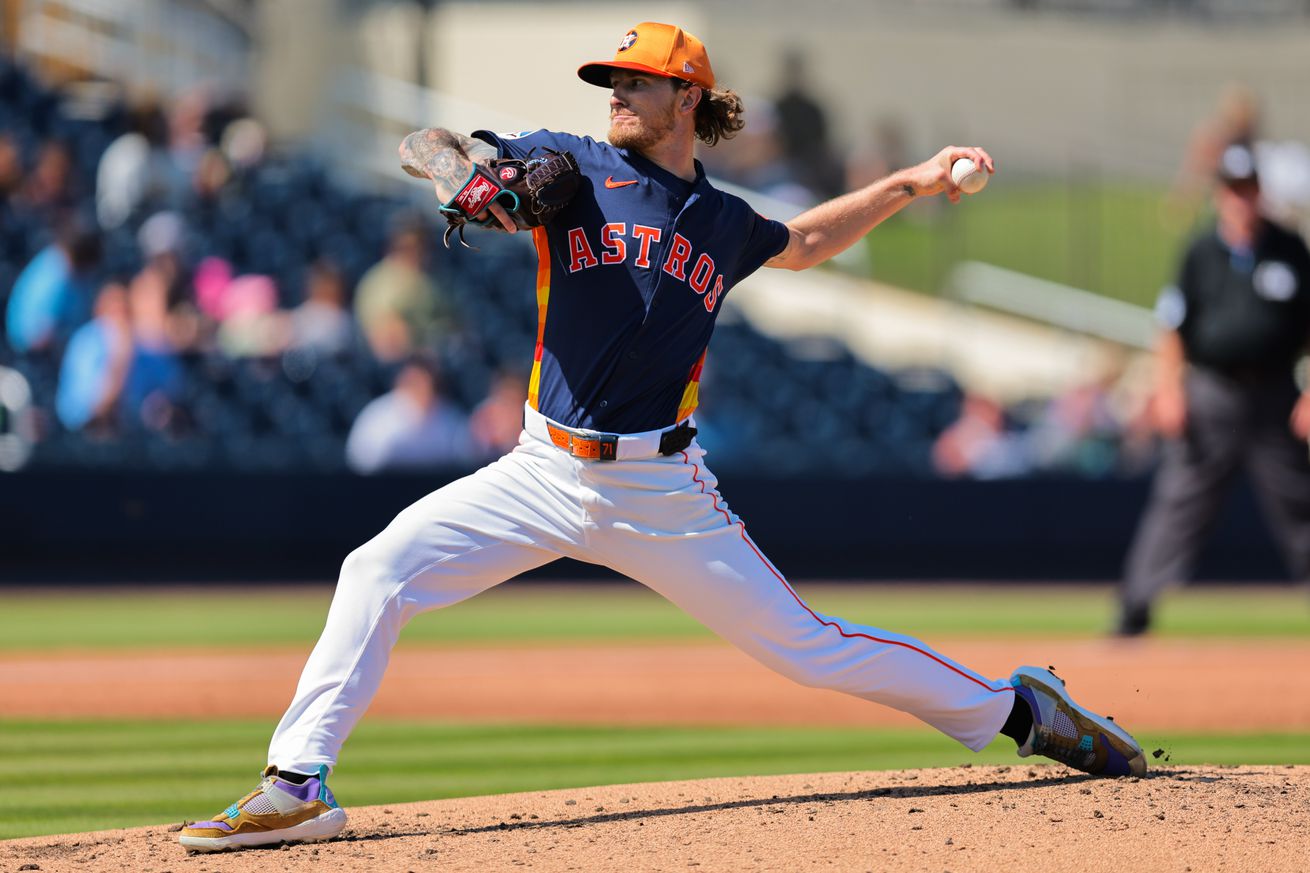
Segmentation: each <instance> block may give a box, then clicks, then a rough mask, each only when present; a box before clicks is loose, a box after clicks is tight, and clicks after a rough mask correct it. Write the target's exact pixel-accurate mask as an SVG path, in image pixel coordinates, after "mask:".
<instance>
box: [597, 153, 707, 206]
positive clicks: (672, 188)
mask: <svg viewBox="0 0 1310 873" xmlns="http://www.w3.org/2000/svg"><path fill="white" fill-rule="evenodd" d="M618 152H619V154H620V155H622V156H623V159H624V160H625V161H627V162H628V163H630V164H632V165H633V166H634V167H636V168H637V169H638V170H639V171H641V172H642V173H645V174H646V175H648V176H650V177H651V179H653V180H654V181H655V182H657V183H659V185H660V186H661V187H663V188H667V189H668V190H669V192H670V193H672V194H675V195H677V196H678V197H686V196H688V195H690V194H692V193H693V192H697V191H700V190H701V189H702V186H706V185H708V184H709V182H708V180H707V178H706V176H705V168H704V167H703V166H701V162H700V161H699V160H696V159H695V158H693V159H692V164H693V166H695V168H696V179H695V181H692V182H688V181H687V180H686V179H682V178H680V177H678V176H677V175H675V174H673V173H670V172H669V171H668V170H666V169H664V168H663V167H661V166H660V165H659V164H657V163H655V162H654V161H652V160H650V159H649V158H647V157H645V156H643V155H641V154H640V153H638V152H635V151H632V150H631V149H619V150H618Z"/></svg>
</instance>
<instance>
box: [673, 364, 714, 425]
mask: <svg viewBox="0 0 1310 873" xmlns="http://www.w3.org/2000/svg"><path fill="white" fill-rule="evenodd" d="M708 352H709V349H708V348H707V349H705V351H703V352H701V353H700V360H698V361H697V362H696V366H694V367H692V368H691V372H690V373H688V374H687V387H686V388H684V389H683V390H682V400H681V402H679V403H678V421H682V420H683V419H684V418H686V417H687V416H689V415H691V414H692V413H693V412H695V411H696V407H697V406H698V405H699V404H700V373H701V370H704V369H705V355H706V353H708Z"/></svg>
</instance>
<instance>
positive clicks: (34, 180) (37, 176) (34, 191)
mask: <svg viewBox="0 0 1310 873" xmlns="http://www.w3.org/2000/svg"><path fill="white" fill-rule="evenodd" d="M72 175H73V156H72V154H70V153H69V151H68V146H67V145H65V144H64V143H62V142H59V141H58V140H48V141H46V142H45V143H42V145H41V148H40V149H39V150H38V151H37V154H36V161H35V162H34V163H33V165H32V169H31V171H30V172H29V173H28V174H27V178H26V179H25V181H24V183H23V186H22V189H21V191H20V194H19V196H20V197H21V198H22V201H23V205H24V206H25V207H26V208H27V209H29V210H31V211H32V212H34V213H36V214H37V215H39V216H41V218H42V219H43V220H44V221H45V222H46V223H47V224H51V223H53V222H55V221H57V220H59V219H60V218H61V217H62V216H63V215H64V214H65V213H67V212H68V211H69V210H70V209H71V207H72V206H73V205H74V204H75V203H76V202H77V192H76V191H75V190H74V188H73V178H72Z"/></svg>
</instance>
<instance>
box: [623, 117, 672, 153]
mask: <svg viewBox="0 0 1310 873" xmlns="http://www.w3.org/2000/svg"><path fill="white" fill-rule="evenodd" d="M627 117H628V118H634V119H635V121H628V122H624V123H622V124H615V123H614V118H613V117H611V118H610V130H609V136H608V137H607V138H608V139H609V142H610V145H612V146H614V147H615V148H619V149H632V150H633V151H638V152H640V151H646V150H647V149H649V148H651V146H653V145H655V144H656V143H658V142H659V141H660V140H662V139H664V137H666V136H668V135H669V134H670V133H672V132H673V128H674V116H673V107H672V106H670V107H669V108H668V109H667V110H665V111H663V112H661V113H659V115H657V116H655V117H652V118H639V117H637V116H627Z"/></svg>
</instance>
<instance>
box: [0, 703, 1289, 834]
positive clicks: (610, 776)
mask: <svg viewBox="0 0 1310 873" xmlns="http://www.w3.org/2000/svg"><path fill="white" fill-rule="evenodd" d="M271 729H272V724H271V723H269V722H267V721H221V722H183V721H162V722H161V721H109V722H104V721H99V722H97V721H53V722H52V721H28V720H8V721H6V720H0V838H4V839H8V838H14V837H20V836H31V835H36V834H46V833H68V832H74V831H84V830H95V829H103V828H111V827H128V826H137V825H148V824H162V823H167V822H177V821H180V820H182V819H183V818H190V819H197V818H200V817H202V816H208V815H212V814H214V813H216V812H217V811H218V810H220V809H222V808H223V807H224V806H226V805H227V804H229V803H231V802H232V801H233V800H235V799H237V798H238V797H240V796H241V795H242V794H244V793H245V792H246V791H248V790H250V788H251V787H252V786H253V785H254V784H255V782H256V781H257V778H258V771H259V769H260V767H261V765H262V762H263V760H264V749H265V746H266V744H267V741H268V735H269V732H270V731H271ZM1141 739H1142V740H1143V741H1144V742H1145V743H1146V745H1147V748H1148V749H1154V748H1157V747H1160V748H1163V749H1164V750H1165V752H1166V753H1167V754H1168V755H1169V758H1170V761H1169V763H1170V764H1174V765H1180V764H1200V763H1215V764H1293V763H1296V764H1310V735H1306V734H1290V733H1288V734H1255V735H1227V736H1213V735H1197V734H1169V735H1160V736H1152V735H1149V734H1148V735H1145V736H1143V737H1141ZM966 762H972V763H976V764H988V763H991V764H1020V765H1023V766H1027V764H1026V763H1025V762H1022V761H1020V760H1019V759H1017V758H1015V756H1014V747H1013V743H1012V742H1010V741H1009V740H1004V739H1002V740H998V741H997V742H995V743H993V744H992V745H991V746H989V747H988V748H987V749H986V750H984V751H983V752H982V753H981V754H978V755H974V754H972V753H970V752H968V751H967V750H965V749H964V748H962V747H961V746H959V745H958V744H956V743H954V742H953V741H951V740H949V739H947V738H946V737H944V736H942V735H941V734H938V733H936V732H935V731H932V730H930V729H927V728H924V729H921V730H886V729H878V730H869V729H862V728H767V729H766V728H687V727H670V728H655V727H641V728H629V727H597V726H568V725H522V724H487V725H469V724H440V723H430V722H391V721H376V722H365V723H363V724H362V725H360V727H359V728H358V730H356V732H355V734H354V736H353V737H352V738H351V740H350V742H349V743H348V744H347V746H346V749H345V753H344V756H343V763H342V766H341V768H340V769H339V770H338V772H337V773H336V774H334V776H333V779H332V785H333V789H334V790H335V791H336V792H337V793H338V795H339V796H340V797H341V798H342V800H343V802H345V803H346V804H347V805H354V806H367V805H373V804H381V803H401V802H406V801H412V800H426V799H435V798H443V797H459V796H474V795H482V794H499V793H505V792H515V791H532V790H546V789H552V788H571V787H577V788H583V787H585V786H589V785H600V784H615V783H626V782H642V781H658V780H671V779H692V778H704V777H712V776H734V775H764V774H772V773H804V772H821V771H834V770H837V771H844V770H881V769H903V768H917V767H940V766H952V765H958V764H961V763H966ZM1156 763H1157V764H1162V763H1163V760H1161V761H1159V762H1156Z"/></svg>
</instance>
